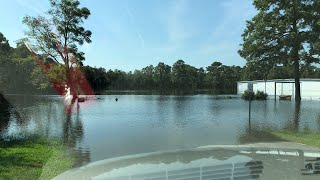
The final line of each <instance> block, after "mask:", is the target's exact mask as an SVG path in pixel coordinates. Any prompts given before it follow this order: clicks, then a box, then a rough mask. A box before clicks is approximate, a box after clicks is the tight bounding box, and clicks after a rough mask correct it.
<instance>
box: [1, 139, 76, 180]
mask: <svg viewBox="0 0 320 180" xmlns="http://www.w3.org/2000/svg"><path fill="white" fill-rule="evenodd" d="M65 152H66V151H65V149H64V147H63V146H62V145H61V144H59V142H58V141H50V142H49V141H48V140H44V139H41V138H37V137H29V138H25V139H12V140H3V139H0V172H1V173H0V179H39V178H40V177H45V178H42V179H50V178H53V177H54V176H56V175H58V174H60V173H61V172H64V171H65V170H67V169H70V168H71V167H72V165H73V161H72V159H71V158H70V157H67V156H66V153H65ZM53 160H54V161H53ZM48 165H49V166H50V167H46V166H48ZM45 167H46V169H49V170H47V171H46V174H44V172H43V169H44V168H45Z"/></svg>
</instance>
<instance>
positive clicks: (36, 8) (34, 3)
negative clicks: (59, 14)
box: [15, 0, 46, 15]
mask: <svg viewBox="0 0 320 180" xmlns="http://www.w3.org/2000/svg"><path fill="white" fill-rule="evenodd" d="M15 1H16V3H18V4H19V5H20V6H22V7H24V8H28V9H29V10H31V11H33V12H35V13H37V14H38V15H43V14H45V11H44V9H46V8H44V5H43V4H41V3H39V0H29V1H26V0H15ZM40 2H41V1H40Z"/></svg>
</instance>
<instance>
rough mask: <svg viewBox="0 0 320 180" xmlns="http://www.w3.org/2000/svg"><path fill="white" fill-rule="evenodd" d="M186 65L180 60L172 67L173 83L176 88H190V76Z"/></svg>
mask: <svg viewBox="0 0 320 180" xmlns="http://www.w3.org/2000/svg"><path fill="white" fill-rule="evenodd" d="M186 67H187V66H186V64H185V62H184V61H183V60H178V61H177V62H175V63H174V64H173V66H172V73H171V78H172V83H173V86H174V87H175V88H178V89H185V88H186V87H187V86H188V83H189V82H188V74H187V68H186Z"/></svg>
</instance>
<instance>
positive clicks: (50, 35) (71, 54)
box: [22, 0, 91, 93]
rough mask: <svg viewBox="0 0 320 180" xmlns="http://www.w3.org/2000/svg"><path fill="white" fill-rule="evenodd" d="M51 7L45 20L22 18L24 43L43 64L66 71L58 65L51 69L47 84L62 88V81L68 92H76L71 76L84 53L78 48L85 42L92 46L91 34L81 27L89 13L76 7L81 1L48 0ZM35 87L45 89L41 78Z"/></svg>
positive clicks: (36, 81)
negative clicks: (25, 40)
mask: <svg viewBox="0 0 320 180" xmlns="http://www.w3.org/2000/svg"><path fill="white" fill-rule="evenodd" d="M50 4H51V9H50V10H49V11H48V12H47V16H46V17H44V16H38V17H31V16H26V17H24V18H23V21H22V22H23V23H24V24H25V25H26V26H27V28H28V30H27V31H26V35H27V36H28V38H27V41H28V43H29V44H31V47H32V50H33V51H34V53H36V54H38V55H41V57H42V61H43V63H49V64H56V65H61V66H63V68H64V69H65V70H64V71H63V70H62V69H61V68H60V66H53V69H50V71H49V72H48V78H49V79H50V81H51V82H55V83H60V84H59V85H58V86H59V87H62V86H63V84H61V82H63V81H64V84H66V85H68V86H69V87H70V88H71V92H72V93H75V92H78V89H77V84H76V83H74V82H73V81H75V80H74V79H73V77H75V74H74V73H76V72H77V71H75V70H74V69H73V68H74V67H81V66H83V63H82V62H83V61H84V60H85V57H84V53H83V52H81V51H79V49H78V48H79V46H81V45H83V44H84V43H91V39H90V38H91V31H89V30H86V29H85V28H84V27H83V23H84V20H86V19H87V18H88V17H89V15H90V11H89V9H88V8H86V7H82V8H81V7H79V5H80V2H79V1H77V0H50ZM48 60H49V62H48ZM59 72H62V73H59ZM36 73H38V72H34V76H35V77H37V74H36ZM62 76H64V77H62ZM34 84H38V85H39V87H40V89H42V88H46V87H47V84H46V83H44V82H43V81H42V79H40V78H37V80H35V82H34Z"/></svg>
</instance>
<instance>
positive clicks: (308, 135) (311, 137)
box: [271, 131, 320, 148]
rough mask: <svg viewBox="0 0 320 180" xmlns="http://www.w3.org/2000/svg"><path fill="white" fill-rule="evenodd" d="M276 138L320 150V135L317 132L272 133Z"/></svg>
mask: <svg viewBox="0 0 320 180" xmlns="http://www.w3.org/2000/svg"><path fill="white" fill-rule="evenodd" d="M271 134H273V135H274V136H276V137H278V138H280V139H283V140H286V141H291V142H298V143H302V144H306V145H310V146H314V147H318V148H320V133H316V132H290V131H279V132H271Z"/></svg>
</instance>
